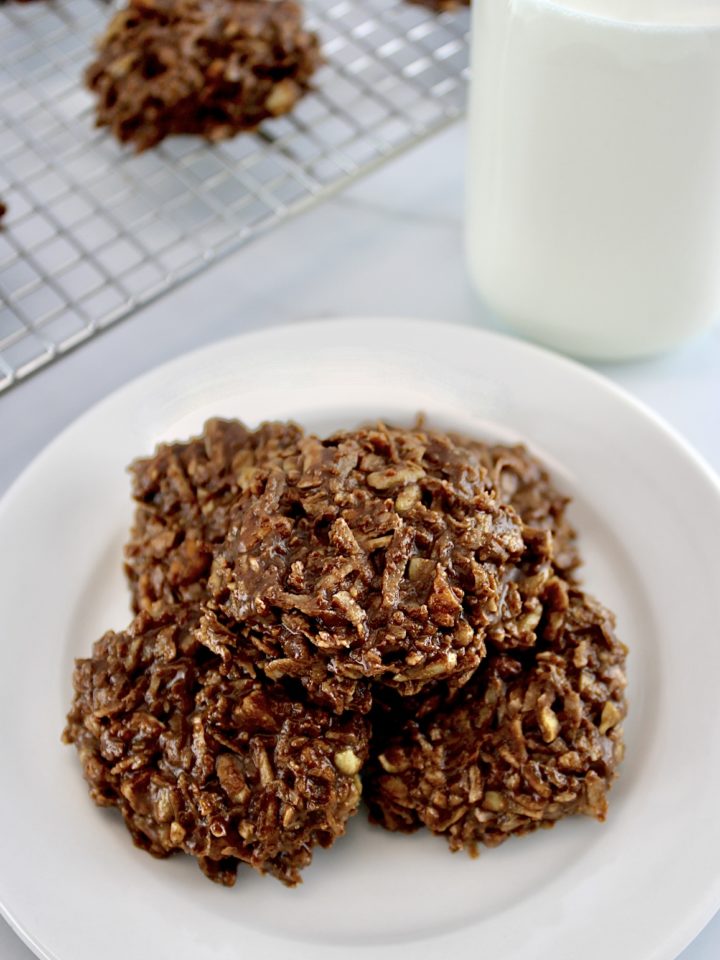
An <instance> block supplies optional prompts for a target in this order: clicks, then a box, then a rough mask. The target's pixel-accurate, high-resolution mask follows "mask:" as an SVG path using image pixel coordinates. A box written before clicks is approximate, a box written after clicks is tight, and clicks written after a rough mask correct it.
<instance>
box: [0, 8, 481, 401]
mask: <svg viewBox="0 0 720 960" xmlns="http://www.w3.org/2000/svg"><path fill="white" fill-rule="evenodd" d="M305 6H306V13H307V23H308V26H309V27H310V28H312V29H315V30H317V31H318V32H319V33H320V35H321V37H322V41H323V50H324V54H325V57H326V60H327V65H326V66H324V67H323V68H322V70H321V71H320V72H319V74H318V75H317V83H316V89H315V90H314V91H313V92H312V93H311V94H310V95H308V96H307V97H305V98H304V99H303V100H302V101H301V102H300V103H299V104H298V105H297V107H296V108H295V110H294V112H293V113H292V114H291V115H289V116H286V117H282V118H279V119H273V120H270V121H267V122H265V123H264V124H263V125H262V127H261V128H260V130H259V131H258V132H257V133H252V134H243V135H240V136H238V137H236V138H235V139H233V140H229V141H225V142H223V143H221V144H217V145H212V146H211V145H208V144H206V143H204V142H203V141H201V140H198V139H196V138H192V137H176V138H171V139H168V140H166V141H165V142H163V143H162V144H161V145H160V146H159V147H157V148H155V149H154V150H150V151H148V152H146V153H144V154H141V155H139V156H138V155H136V154H134V153H132V152H131V151H129V150H128V149H126V148H122V147H120V146H119V145H118V144H116V143H115V141H114V140H113V139H112V137H111V136H110V135H109V134H108V133H106V132H104V131H102V130H98V129H95V128H94V126H93V117H94V115H93V100H92V97H91V95H90V94H89V93H88V92H87V91H86V90H85V89H84V87H83V85H82V82H81V75H82V72H83V68H84V65H85V64H86V63H87V62H88V61H89V59H90V58H91V57H92V42H93V38H94V37H96V36H97V35H99V34H100V33H101V32H102V31H103V28H104V26H105V24H106V23H107V21H108V19H109V17H110V15H111V13H112V10H111V8H109V7H108V5H107V4H106V3H103V2H102V0H43V2H39V3H32V4H15V3H12V2H10V3H4V4H0V198H2V199H3V200H4V201H5V203H6V204H7V207H8V213H7V215H6V217H5V219H4V221H3V223H4V229H0V391H2V390H5V389H7V388H8V387H10V386H11V385H12V384H13V383H15V382H17V381H19V380H20V379H22V378H24V377H26V376H28V375H29V374H30V373H32V372H33V371H35V370H37V369H39V368H40V367H42V366H44V365H45V364H47V363H50V362H51V361H52V360H54V359H55V358H57V357H59V356H61V355H62V354H63V353H65V352H67V351H68V350H69V349H71V348H72V347H74V346H76V345H77V344H79V343H82V342H83V341H85V340H88V339H89V338H90V337H92V336H94V335H96V334H97V333H99V332H100V331H102V330H103V329H105V328H107V327H108V326H109V325H110V324H112V323H115V322H116V321H118V320H120V319H121V318H122V317H126V316H128V315H129V314H130V313H131V312H132V311H133V310H134V309H136V308H137V307H139V306H140V305H142V304H144V303H147V302H148V301H150V300H151V299H153V298H154V297H156V296H158V295H159V294H161V293H163V292H164V291H167V290H169V289H170V288H172V287H174V286H175V285H176V284H178V283H179V282H180V281H182V280H184V279H186V278H188V277H190V276H191V275H192V274H194V273H196V272H197V271H199V270H201V269H202V268H203V267H205V266H207V265H208V264H209V263H210V262H212V261H214V260H216V259H217V258H219V257H222V256H223V255H225V254H227V253H229V252H230V251H232V250H234V249H236V248H237V247H238V246H240V244H242V243H243V242H245V241H247V240H248V239H249V238H251V237H252V236H255V235H257V234H258V233H259V232H261V231H262V230H264V229H267V228H268V227H269V226H271V225H272V224H274V223H277V222H278V221H279V220H281V219H283V218H284V217H285V216H287V215H288V214H290V213H292V212H295V211H298V210H300V209H302V208H304V207H306V206H308V205H309V204H310V203H312V202H313V201H315V200H317V199H319V198H321V197H323V196H324V195H326V194H328V193H330V192H331V191H333V190H335V189H337V188H339V187H341V186H343V185H345V184H346V183H348V182H349V181H350V180H352V179H354V178H356V177H358V176H359V175H361V174H363V173H365V172H367V171H368V170H370V169H372V168H373V167H375V166H377V165H378V164H379V163H381V162H382V161H383V160H384V159H386V158H388V157H390V156H392V155H394V154H396V153H399V152H400V151H401V150H403V149H405V148H407V147H409V146H411V145H412V144H414V143H416V142H418V141H419V140H421V139H422V138H423V137H425V136H427V135H428V134H430V133H432V132H434V131H436V130H438V129H440V128H441V127H443V126H445V125H446V124H447V123H449V122H450V121H451V120H453V119H454V118H456V117H457V116H458V115H460V114H461V113H462V111H463V109H464V103H465V92H466V82H465V81H466V75H467V62H468V44H467V34H468V17H467V10H462V11H460V12H458V13H453V14H441V15H436V14H433V13H431V12H429V11H428V10H426V9H425V8H423V7H419V6H414V5H411V4H409V3H406V2H405V0H306V5H305Z"/></svg>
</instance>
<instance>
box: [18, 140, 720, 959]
mask: <svg viewBox="0 0 720 960" xmlns="http://www.w3.org/2000/svg"><path fill="white" fill-rule="evenodd" d="M464 152H465V130H464V127H463V126H462V125H457V126H455V127H453V128H452V129H450V130H448V131H446V132H445V133H443V134H441V135H439V136H437V137H435V138H434V139H433V140H431V141H429V142H428V143H426V144H424V145H423V146H421V147H419V148H417V149H415V150H413V151H411V152H410V153H408V154H406V155H405V156H403V157H401V158H400V159H398V160H395V161H394V162H392V163H391V164H389V165H387V166H386V167H385V168H383V169H382V170H381V171H379V172H378V173H375V174H373V175H372V176H371V177H369V178H367V179H366V180H364V181H362V182H361V183H359V184H358V185H356V186H354V187H353V188H351V189H350V190H348V191H346V192H345V193H343V194H341V195H339V196H338V197H336V198H334V199H332V200H329V201H326V202H324V203H323V204H322V205H320V206H319V207H317V208H315V209H314V210H311V211H309V212H307V213H305V214H303V215H302V216H300V217H298V218H296V219H294V220H292V221H290V222H288V223H286V224H284V225H282V226H280V227H278V228H276V229H275V230H274V231H272V232H271V233H269V234H268V235H266V236H264V237H262V238H260V239H259V240H257V241H255V242H254V243H252V244H250V245H249V246H246V247H245V248H244V249H242V250H240V251H239V252H238V253H236V254H234V255H233V256H231V257H230V258H229V259H227V260H225V261H224V262H222V263H220V264H218V265H216V266H213V267H212V268H211V269H209V270H208V271H207V272H206V273H205V274H203V275H202V276H200V277H198V278H196V279H194V280H191V281H190V282H189V283H188V284H186V285H185V286H182V287H180V288H179V289H178V290H176V291H175V292H173V293H171V294H169V295H167V296H165V297H164V298H163V299H162V300H160V301H159V302H158V303H156V304H154V305H152V306H150V307H148V308H147V309H145V310H143V311H141V312H140V313H138V314H137V315H136V316H134V317H132V318H131V319H129V320H125V321H122V322H121V323H120V324H119V325H118V326H116V327H115V328H113V329H111V330H109V331H108V332H107V333H105V334H103V335H102V336H101V337H99V338H98V339H96V340H95V341H91V342H90V343H87V344H84V345H83V346H81V347H80V348H79V349H78V350H76V351H75V352H74V353H72V354H70V355H68V356H67V357H65V358H63V359H62V360H60V361H59V362H57V363H55V364H53V365H52V366H51V367H49V368H48V369H45V370H43V371H41V372H40V373H39V374H37V375H36V376H34V377H31V378H30V380H28V381H27V382H25V383H22V384H20V385H19V386H17V387H14V388H13V389H12V390H10V392H9V393H7V394H5V395H1V396H0V495H1V494H2V493H4V491H5V490H6V489H7V488H8V486H9V485H10V484H11V483H12V481H13V480H14V479H15V478H16V477H17V476H18V475H19V473H20V472H21V471H22V470H23V468H24V467H25V466H27V464H28V463H29V462H30V461H31V460H32V459H33V457H34V456H35V455H36V454H37V453H38V452H39V451H40V450H41V449H42V448H43V447H44V446H45V445H46V444H47V443H48V442H49V441H50V440H52V439H53V437H55V436H56V435H57V434H58V433H59V432H60V431H61V430H62V429H63V428H64V427H65V426H66V425H67V424H69V423H70V422H71V421H72V420H74V419H75V418H76V417H77V416H78V415H79V414H81V413H83V412H84V411H85V410H87V409H88V408H89V407H90V406H92V405H93V404H94V403H95V402H96V401H98V400H100V399H101V398H102V397H104V396H106V395H107V394H108V393H110V392H111V391H112V390H114V389H115V388H116V387H118V386H120V385H121V384H124V383H126V382H127V381H129V380H131V379H132V378H134V377H136V376H137V375H138V374H141V373H143V372H144V371H146V370H148V369H150V368H151V367H153V366H155V365H157V364H159V363H162V362H163V361H165V360H167V359H169V358H171V357H174V356H177V355H178V354H180V353H184V352H185V351H187V350H191V349H193V348H194V347H197V346H201V345H203V344H206V343H209V342H211V341H213V340H218V339H221V338H223V337H227V336H229V335H232V334H235V333H240V332H242V331H246V330H254V329H259V328H264V327H269V326H274V325H278V324H282V323H293V322H296V321H298V320H301V319H304V318H311V317H329V316H372V315H376V316H377V315H382V316H392V315H396V316H407V317H423V318H434V319H443V320H446V321H447V322H448V323H460V324H468V325H477V326H481V327H488V328H492V329H499V330H502V329H503V325H502V324H501V323H500V322H499V321H498V320H497V319H496V318H493V317H492V316H491V315H489V314H488V312H487V311H486V310H484V309H483V308H482V307H481V306H480V305H479V304H478V302H477V301H476V299H475V297H474V295H473V293H472V290H471V289H470V285H469V283H468V280H467V277H466V275H465V271H464V266H463V253H462V215H463V188H462V180H463V166H464V163H463V161H464ZM599 369H601V370H602V371H603V372H604V373H605V374H606V375H607V376H609V377H610V378H611V379H612V380H614V381H615V382H616V383H618V384H621V385H622V386H623V387H625V388H626V389H627V390H629V391H630V392H631V393H632V394H634V395H635V396H636V397H638V398H639V399H640V400H643V401H644V402H645V403H646V404H648V405H649V406H650V407H652V408H653V409H654V410H656V411H657V412H658V413H660V414H661V415H662V416H663V417H665V418H666V419H667V420H668V421H669V422H670V423H671V424H672V425H673V426H674V427H676V428H677V429H678V430H679V431H680V432H681V433H682V434H683V435H684V436H685V437H686V438H687V439H688V440H689V441H690V442H691V443H692V444H693V445H694V446H695V447H696V448H697V449H698V450H699V451H700V453H701V454H702V455H703V456H704V457H705V458H706V459H707V460H708V462H709V463H710V464H711V465H712V466H713V467H714V469H715V470H716V471H719V472H720V328H718V327H715V329H714V330H712V331H711V332H710V333H709V334H706V335H704V336H703V337H702V338H701V339H699V340H696V341H695V342H694V343H691V344H690V345H688V346H687V347H685V348H684V349H682V350H681V351H678V352H677V353H675V354H673V355H672V356H668V357H664V358H661V359H657V360H652V361H645V362H642V363H631V364H612V365H607V364H606V365H602V366H600V367H599ZM2 868H3V869H12V865H10V864H3V865H2ZM31 956H32V954H31V953H30V951H29V950H28V949H27V947H25V946H24V945H23V944H22V943H21V942H20V941H19V940H18V939H17V937H16V936H15V934H14V933H13V932H12V931H11V930H10V928H9V927H8V926H7V925H6V924H5V923H4V922H3V921H2V920H0V960H30V958H31ZM558 956H559V957H560V955H558ZM681 957H682V960H717V958H718V957H720V913H719V914H717V915H716V916H715V918H714V920H712V921H711V923H710V924H709V925H708V926H707V927H706V929H705V930H704V931H703V932H702V933H701V934H699V936H698V937H697V939H696V940H695V941H694V942H693V943H692V944H691V945H690V946H688V948H687V949H686V950H685V951H684V952H683V953H682V955H681ZM498 960H502V958H498ZM560 960H564V958H562V957H560ZM618 960H634V958H631V957H627V958H622V957H620V958H618Z"/></svg>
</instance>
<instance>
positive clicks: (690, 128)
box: [467, 0, 720, 359]
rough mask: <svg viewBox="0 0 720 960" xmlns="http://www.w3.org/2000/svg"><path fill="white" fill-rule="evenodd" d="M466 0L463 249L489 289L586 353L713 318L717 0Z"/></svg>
mask: <svg viewBox="0 0 720 960" xmlns="http://www.w3.org/2000/svg"><path fill="white" fill-rule="evenodd" d="M473 2H474V12H473V17H474V20H473V84H472V92H471V102H470V163H469V167H468V219H467V257H468V264H469V268H470V272H471V276H472V278H473V281H474V283H475V285H476V287H477V289H478V291H479V292H480V294H481V296H482V297H483V299H484V300H485V301H486V302H487V303H488V304H489V305H490V307H492V308H493V309H494V310H495V311H496V312H497V313H498V314H499V315H500V316H502V317H504V318H505V319H506V320H507V321H508V322H509V323H511V324H512V325H513V326H514V327H515V328H516V329H517V330H519V331H521V332H523V333H525V334H527V335H528V336H530V337H532V338H534V339H537V340H541V341H543V342H545V343H547V344H549V345H551V346H554V347H557V348H558V349H561V350H565V351H567V352H569V353H573V354H576V355H578V356H582V357H595V358H607V359H612V358H624V357H633V356H641V355H644V354H650V353H654V352H657V351H662V350H666V349H668V348H670V347H672V346H674V345H675V344H677V343H679V342H680V341H681V340H683V339H685V338H686V337H688V336H690V335H692V334H693V333H695V332H697V331H699V330H701V329H703V328H704V327H706V326H708V325H709V324H711V323H712V322H713V320H715V319H716V318H717V317H718V315H720V0H564V2H559V0H557V2H551V0H473ZM630 15H631V16H632V18H633V19H632V20H631V19H629V16H630Z"/></svg>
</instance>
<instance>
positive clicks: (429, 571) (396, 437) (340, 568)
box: [202, 425, 525, 712]
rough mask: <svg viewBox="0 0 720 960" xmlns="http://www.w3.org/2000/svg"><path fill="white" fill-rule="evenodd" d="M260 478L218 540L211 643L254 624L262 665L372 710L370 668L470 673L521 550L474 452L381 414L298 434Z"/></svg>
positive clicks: (401, 680)
mask: <svg viewBox="0 0 720 960" xmlns="http://www.w3.org/2000/svg"><path fill="white" fill-rule="evenodd" d="M260 482H261V486H259V487H258V488H257V492H256V495H255V496H253V497H251V498H249V499H246V500H243V501H242V502H241V503H240V506H239V509H238V511H237V514H236V516H235V517H234V518H233V520H232V524H231V527H230V529H229V532H228V535H227V538H226V540H225V542H224V544H223V546H222V547H221V548H220V549H219V550H218V551H217V553H216V555H215V560H214V562H213V568H212V573H211V576H210V579H209V581H208V588H209V592H210V595H211V597H212V598H213V600H212V602H211V604H210V605H209V609H208V612H207V613H206V616H205V617H204V618H203V626H202V629H203V634H204V638H205V642H206V643H207V644H208V645H209V646H212V647H214V648H215V649H218V650H223V649H225V650H227V651H228V652H229V653H230V652H232V650H233V649H234V647H235V644H236V638H237V642H238V643H239V644H240V645H241V646H242V645H244V644H245V642H246V638H248V637H249V639H250V641H251V642H252V643H253V644H254V645H255V646H256V647H257V649H258V651H259V652H260V653H261V655H262V660H261V661H260V662H261V664H262V669H263V670H264V671H265V672H266V673H267V674H268V675H269V676H271V677H274V678H277V679H279V678H282V677H296V678H297V679H298V680H300V681H301V682H302V684H303V685H304V687H305V690H306V692H307V695H308V696H310V697H311V698H312V699H313V700H315V701H317V702H319V703H323V704H328V705H329V706H331V707H333V708H334V709H335V710H337V711H338V712H341V711H342V710H345V709H357V710H362V711H364V710H367V709H368V708H369V706H370V683H371V682H374V683H376V684H382V685H389V686H392V687H394V688H396V689H397V690H399V691H400V692H401V693H402V694H405V695H407V694H414V693H417V692H418V691H420V690H421V689H422V688H423V687H424V686H425V685H426V684H428V683H429V682H431V681H435V680H437V679H440V678H445V679H452V680H454V681H455V682H456V683H462V682H464V681H465V680H467V679H468V678H469V677H470V676H471V674H472V672H473V671H474V670H475V668H476V667H477V666H478V664H479V663H480V661H481V659H482V657H483V655H484V652H485V646H484V642H485V635H486V633H487V631H488V628H489V626H490V625H491V624H493V623H495V622H496V621H497V619H498V616H499V612H500V607H499V601H500V597H501V593H502V590H503V583H504V581H505V579H506V577H507V576H509V575H510V574H511V572H512V571H513V570H514V565H515V563H516V561H518V560H519V559H520V558H521V557H522V556H523V554H524V552H525V543H524V541H523V533H522V531H523V525H522V523H521V521H520V520H519V518H518V516H517V514H516V513H515V512H514V511H513V510H512V508H510V507H508V506H506V505H505V504H503V503H501V502H500V501H499V499H498V497H497V496H496V493H495V491H494V489H493V488H492V487H491V485H490V483H489V480H488V474H487V471H486V470H485V468H484V467H483V465H482V464H481V462H480V460H479V457H478V455H477V453H475V452H473V451H472V450H470V449H468V448H465V447H461V446H459V445H458V444H457V443H455V442H453V441H452V440H451V439H450V438H449V437H447V436H446V435H445V434H441V433H434V432H432V431H427V432H425V431H422V430H401V429H393V428H389V427H385V426H383V425H379V426H377V427H373V428H365V429H361V430H357V431H347V432H342V433H337V434H335V435H334V436H331V437H329V438H328V439H325V440H321V439H319V438H318V437H315V436H305V437H303V438H302V439H301V440H299V441H298V443H297V444H296V445H295V447H294V449H286V450H285V451H284V452H283V463H282V466H281V467H277V468H273V469H271V470H269V471H267V472H266V473H265V474H264V476H263V477H261V478H260Z"/></svg>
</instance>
